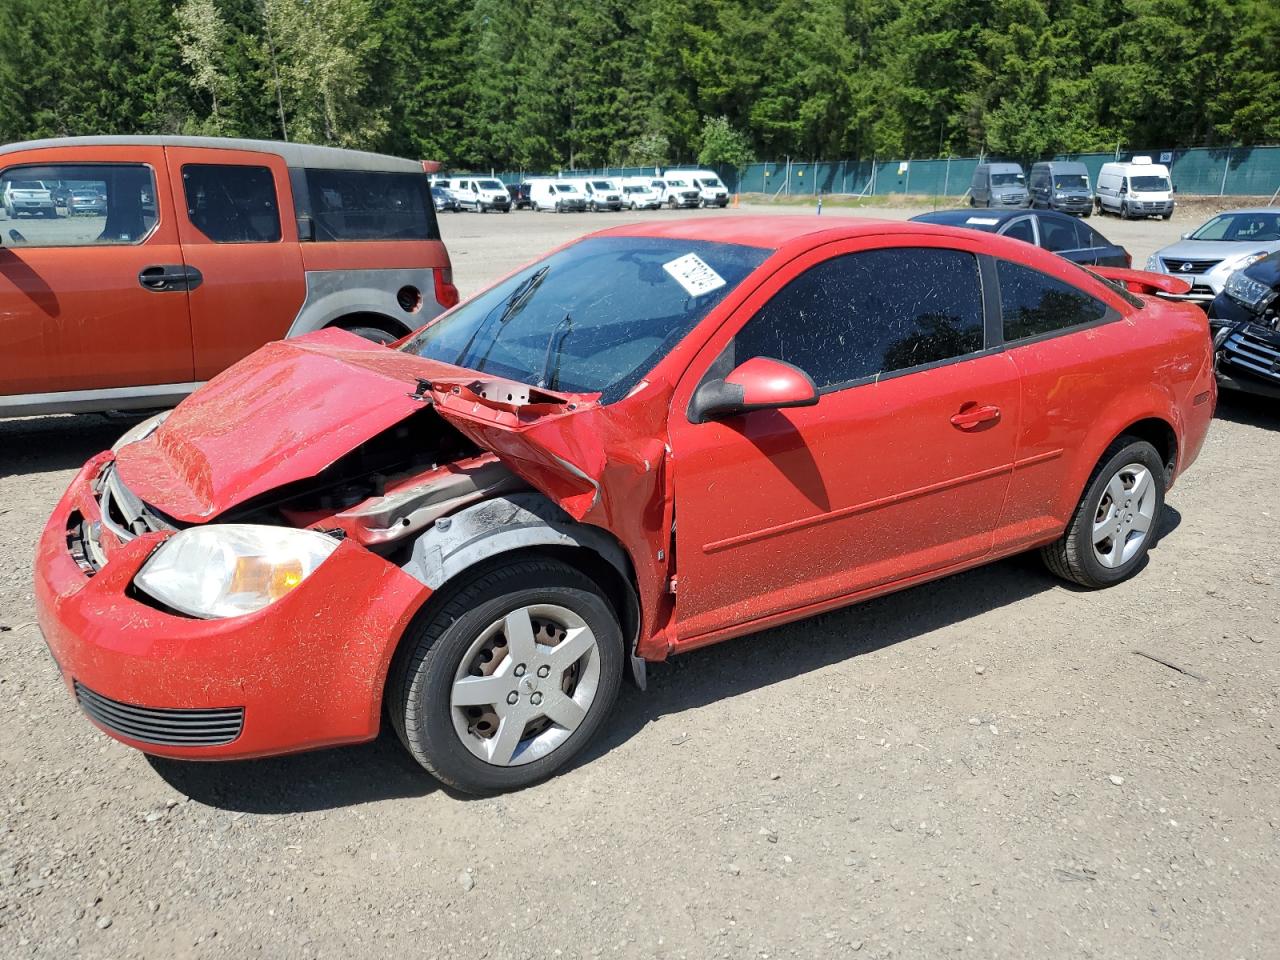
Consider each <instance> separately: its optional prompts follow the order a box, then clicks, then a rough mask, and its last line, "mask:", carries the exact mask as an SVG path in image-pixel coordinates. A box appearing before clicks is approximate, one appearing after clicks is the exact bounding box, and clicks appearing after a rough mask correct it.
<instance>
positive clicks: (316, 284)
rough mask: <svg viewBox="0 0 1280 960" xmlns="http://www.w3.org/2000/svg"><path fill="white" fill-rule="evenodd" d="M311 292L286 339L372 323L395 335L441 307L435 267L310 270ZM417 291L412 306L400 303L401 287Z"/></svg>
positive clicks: (425, 320)
mask: <svg viewBox="0 0 1280 960" xmlns="http://www.w3.org/2000/svg"><path fill="white" fill-rule="evenodd" d="M306 280H307V293H306V298H305V299H304V300H303V303H302V306H301V307H300V308H299V309H298V315H297V316H296V317H295V318H294V321H293V323H292V325H291V326H290V327H289V332H288V333H287V334H286V335H285V336H286V337H299V336H302V335H303V334H306V333H312V332H314V331H316V330H323V329H326V328H328V327H342V328H343V329H347V328H349V327H352V326H369V327H375V328H377V329H379V330H383V331H385V332H387V333H389V334H393V335H395V336H396V337H397V338H399V337H403V336H404V335H405V334H407V333H411V332H412V331H414V330H416V329H417V328H418V327H420V326H422V325H423V324H424V323H426V322H427V321H428V320H431V319H432V318H433V317H435V316H436V315H437V314H439V313H440V312H441V310H442V309H443V308H442V307H441V306H440V304H438V303H437V302H436V298H435V271H434V270H433V269H432V268H431V267H423V268H412V269H398V268H397V269H387V270H310V271H308V272H307V274H306ZM406 288H411V289H412V290H414V291H416V292H417V294H418V298H417V302H416V304H414V305H413V308H412V309H410V310H406V309H405V308H404V307H403V306H402V305H401V303H400V301H399V299H398V295H399V293H400V291H402V290H405V289H406Z"/></svg>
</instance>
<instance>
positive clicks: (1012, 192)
mask: <svg viewBox="0 0 1280 960" xmlns="http://www.w3.org/2000/svg"><path fill="white" fill-rule="evenodd" d="M1027 197H1028V194H1027V176H1026V174H1025V173H1023V172H1022V167H1021V166H1020V165H1019V164H1016V163H980V164H978V165H977V166H976V167H975V168H974V170H973V179H972V180H971V181H970V182H969V206H971V207H1025V206H1026V205H1027V202H1028V201H1027Z"/></svg>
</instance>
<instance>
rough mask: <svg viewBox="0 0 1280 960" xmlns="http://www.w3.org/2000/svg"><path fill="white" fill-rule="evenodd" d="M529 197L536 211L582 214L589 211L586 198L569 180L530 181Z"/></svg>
mask: <svg viewBox="0 0 1280 960" xmlns="http://www.w3.org/2000/svg"><path fill="white" fill-rule="evenodd" d="M529 196H530V198H531V199H532V200H533V209H535V210H554V211H555V212H556V213H581V212H582V211H583V210H586V209H587V198H586V196H585V195H584V194H583V193H582V191H581V190H579V189H578V187H577V186H576V185H575V184H573V183H571V182H569V181H567V180H530V181H529Z"/></svg>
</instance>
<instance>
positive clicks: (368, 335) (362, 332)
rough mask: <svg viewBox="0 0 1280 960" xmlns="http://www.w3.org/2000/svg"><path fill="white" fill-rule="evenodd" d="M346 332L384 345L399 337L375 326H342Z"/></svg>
mask: <svg viewBox="0 0 1280 960" xmlns="http://www.w3.org/2000/svg"><path fill="white" fill-rule="evenodd" d="M342 329H343V330H346V331H347V333H354V334H355V335H356V336H357V337H364V338H365V339H366V340H370V341H372V342H373V343H380V344H382V345H383V346H384V347H385V346H386V345H387V344H390V343H395V342H396V341H397V340H399V339H400V338H399V337H397V336H396V335H395V334H392V333H387V331H385V330H379V329H378V328H377V327H343V328H342Z"/></svg>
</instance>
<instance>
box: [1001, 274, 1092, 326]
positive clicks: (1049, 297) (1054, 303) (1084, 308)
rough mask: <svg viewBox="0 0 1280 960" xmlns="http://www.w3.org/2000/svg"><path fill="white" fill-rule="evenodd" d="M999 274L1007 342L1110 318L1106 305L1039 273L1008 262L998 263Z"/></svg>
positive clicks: (1002, 314)
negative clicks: (1106, 317) (1107, 316)
mask: <svg viewBox="0 0 1280 960" xmlns="http://www.w3.org/2000/svg"><path fill="white" fill-rule="evenodd" d="M997 270H998V272H999V276H1000V313H1001V318H1002V320H1003V322H1004V338H1005V340H1023V339H1025V338H1027V337H1035V336H1039V335H1040V334H1043V333H1052V332H1054V331H1055V330H1064V329H1066V328H1067V327H1074V326H1077V325H1078V324H1082V323H1093V322H1095V321H1098V320H1101V319H1102V318H1103V317H1105V316H1106V314H1107V306H1106V304H1104V303H1101V302H1100V301H1098V300H1095V299H1094V298H1093V297H1091V296H1089V294H1087V293H1085V292H1084V291H1083V290H1080V289H1078V288H1076V287H1073V286H1072V285H1071V284H1069V283H1063V282H1062V281H1061V280H1058V279H1055V278H1054V277H1050V276H1047V275H1045V274H1043V273H1041V272H1040V271H1038V270H1032V269H1031V268H1030V267H1024V266H1021V265H1020V264H1016V263H1010V262H1009V261H1007V260H1000V261H998V266H997Z"/></svg>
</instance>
